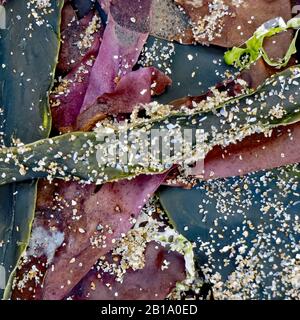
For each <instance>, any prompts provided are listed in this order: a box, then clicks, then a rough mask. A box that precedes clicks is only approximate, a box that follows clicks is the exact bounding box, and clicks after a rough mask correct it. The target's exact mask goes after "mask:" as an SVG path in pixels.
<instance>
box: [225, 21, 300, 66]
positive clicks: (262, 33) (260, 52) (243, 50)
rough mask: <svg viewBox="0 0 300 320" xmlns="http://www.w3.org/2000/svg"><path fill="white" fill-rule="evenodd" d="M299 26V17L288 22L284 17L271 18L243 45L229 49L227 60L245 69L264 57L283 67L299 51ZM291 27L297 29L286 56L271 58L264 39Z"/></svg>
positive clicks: (269, 62) (272, 63)
mask: <svg viewBox="0 0 300 320" xmlns="http://www.w3.org/2000/svg"><path fill="white" fill-rule="evenodd" d="M299 28H300V18H299V17H295V18H292V19H291V20H289V21H288V22H287V23H285V22H284V20H283V19H282V18H276V19H273V20H270V21H268V22H266V23H264V24H263V25H262V26H260V27H259V28H258V29H257V30H256V31H255V32H254V35H253V36H252V37H251V38H250V39H249V40H247V41H246V42H245V43H244V44H243V45H242V46H241V47H234V48H232V49H230V50H228V51H227V52H226V53H225V55H224V59H225V62H226V63H227V64H229V65H235V66H237V67H239V68H241V69H244V68H247V67H249V66H250V65H251V64H252V63H254V62H255V61H257V60H258V59H259V58H260V57H262V58H263V59H264V61H265V62H266V63H267V64H268V65H270V66H272V67H276V68H279V69H280V68H283V67H285V66H286V65H287V64H288V62H289V61H290V59H291V57H292V55H293V54H295V53H296V52H297V48H296V41H297V37H298V33H299ZM289 29H295V30H297V31H296V33H295V36H294V38H293V40H292V42H291V44H290V46H289V48H288V50H287V52H286V54H285V56H284V57H283V58H282V59H279V60H272V59H270V58H269V56H268V54H267V52H266V51H265V49H264V40H265V39H266V38H269V37H272V36H274V35H276V34H278V33H281V32H285V31H287V30H289Z"/></svg>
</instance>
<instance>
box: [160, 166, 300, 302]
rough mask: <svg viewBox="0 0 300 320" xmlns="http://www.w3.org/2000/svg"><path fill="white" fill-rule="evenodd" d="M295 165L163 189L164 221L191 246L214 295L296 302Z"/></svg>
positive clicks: (299, 209) (299, 183) (299, 237)
mask: <svg viewBox="0 0 300 320" xmlns="http://www.w3.org/2000/svg"><path fill="white" fill-rule="evenodd" d="M299 192H300V170H299V165H290V166H287V167H282V168H278V169H274V170H270V171H260V172H257V173H251V174H248V175H246V176H243V177H233V178H228V179H219V180H214V181H204V182H200V183H199V184H198V185H197V186H196V187H194V188H193V189H192V190H183V189H179V188H173V189H170V188H163V189H162V190H161V191H160V192H159V198H160V202H161V204H162V206H163V208H164V210H165V211H166V213H167V214H168V216H169V218H170V221H171V224H172V225H173V226H174V227H175V228H176V230H177V231H178V232H179V233H181V234H182V235H183V236H185V237H186V238H187V239H188V240H190V241H192V242H194V243H195V244H196V248H195V256H196V257H197V261H198V264H199V266H200V267H201V268H202V270H203V272H204V274H205V276H206V277H207V279H208V281H210V283H211V284H212V285H213V291H214V295H215V298H218V299H298V298H299V289H298V287H297V286H298V285H297V277H298V275H299V251H300V248H299V241H300V229H299V227H300V225H299V221H300V206H299V204H300V202H299Z"/></svg>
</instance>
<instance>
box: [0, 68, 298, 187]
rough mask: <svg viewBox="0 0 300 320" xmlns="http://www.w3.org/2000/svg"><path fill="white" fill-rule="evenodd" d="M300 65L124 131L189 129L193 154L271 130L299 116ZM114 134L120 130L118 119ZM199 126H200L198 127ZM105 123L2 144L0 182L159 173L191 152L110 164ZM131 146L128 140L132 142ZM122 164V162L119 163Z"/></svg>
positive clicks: (102, 178)
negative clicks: (206, 105) (254, 86)
mask: <svg viewBox="0 0 300 320" xmlns="http://www.w3.org/2000/svg"><path fill="white" fill-rule="evenodd" d="M299 75H300V69H299V67H297V66H295V67H291V68H289V69H287V70H285V71H283V72H282V73H279V74H276V75H275V76H273V77H271V78H270V79H268V80H267V81H266V83H265V84H264V85H263V86H261V87H260V88H259V89H258V90H257V91H255V92H254V93H251V94H249V95H243V96H240V97H238V98H234V99H232V100H230V101H228V102H226V103H223V104H221V105H219V106H215V108H214V109H213V110H211V111H210V110H208V111H206V112H205V111H203V109H202V112H201V110H200V111H198V112H196V113H195V114H191V115H188V114H186V113H184V112H174V113H171V115H170V114H169V115H168V116H165V117H162V118H155V119H150V120H145V119H143V120H141V121H140V122H139V121H135V122H133V123H132V124H131V128H130V129H128V130H127V129H126V133H127V134H130V133H132V132H134V133H137V132H138V133H145V132H146V133H149V132H150V133H151V132H152V130H155V129H156V130H162V129H165V132H167V133H168V134H169V137H170V136H172V134H173V132H172V129H171V127H173V128H175V127H178V128H180V129H179V130H180V132H181V134H182V135H183V130H187V129H189V130H190V131H191V132H192V133H193V134H192V139H193V141H192V146H193V147H194V149H193V150H192V151H193V154H195V157H196V158H194V159H193V160H197V157H199V150H198V149H196V147H197V148H201V151H203V152H204V153H205V152H207V151H209V149H210V148H212V147H213V146H215V145H226V144H228V143H231V142H234V141H237V140H240V139H243V138H244V137H245V136H247V135H250V134H252V133H253V132H256V131H268V130H270V129H272V128H274V127H276V126H280V125H286V124H290V123H293V122H296V121H298V119H299V114H300V108H299V97H300V95H299V85H298V82H297V78H299ZM113 128H114V133H115V134H116V136H117V135H118V134H119V133H120V132H121V130H120V127H119V126H118V125H116V126H115V127H113ZM197 130H198V131H197ZM106 132H107V128H106V127H100V128H98V130H97V131H95V132H88V133H85V132H76V133H69V134H65V135H62V136H59V137H55V138H52V139H44V140H40V141H37V142H34V143H32V144H28V145H25V146H21V147H12V148H2V149H1V150H0V170H1V172H2V173H3V174H2V175H1V176H0V185H3V184H7V183H11V182H20V181H25V180H30V179H36V178H42V177H48V178H69V179H71V178H72V177H73V178H77V179H80V180H84V181H88V182H96V183H104V182H108V181H114V180H120V179H124V178H129V177H133V176H136V175H138V174H141V173H149V174H150V173H158V172H162V171H164V170H166V169H167V168H169V166H171V165H172V164H174V163H179V162H180V161H184V160H187V159H186V158H185V156H186V157H187V158H190V156H191V155H190V154H187V155H183V157H181V156H182V154H180V155H178V154H174V155H173V158H172V159H171V160H172V161H171V163H170V162H169V163H167V165H168V166H165V165H166V163H165V162H164V161H162V160H161V157H159V158H158V161H157V163H156V162H154V163H151V162H150V163H146V164H139V163H136V164H132V165H131V164H130V163H129V164H128V165H121V164H120V163H119V164H120V165H119V166H118V165H117V166H111V164H110V163H109V162H108V161H107V162H101V163H99V161H98V160H99V158H97V156H96V155H97V154H98V151H99V150H100V151H103V149H106V147H107V144H104V142H103V141H100V140H99V136H102V137H104V136H106ZM197 132H198V133H199V132H202V134H201V137H202V138H203V141H201V146H200V145H199V144H197V143H196V142H197V141H196V138H197ZM128 146H129V147H130V144H128ZM202 156H203V155H202ZM116 164H118V163H116Z"/></svg>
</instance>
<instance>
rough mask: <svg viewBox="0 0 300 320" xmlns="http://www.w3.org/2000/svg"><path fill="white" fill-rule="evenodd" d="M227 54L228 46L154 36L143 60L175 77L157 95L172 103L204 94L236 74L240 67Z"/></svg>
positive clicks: (145, 49)
mask: <svg viewBox="0 0 300 320" xmlns="http://www.w3.org/2000/svg"><path fill="white" fill-rule="evenodd" d="M149 53H151V55H152V56H153V57H154V58H153V59H151V56H150V57H149ZM224 53H225V49H223V48H220V47H216V46H209V47H208V46H202V45H182V44H179V43H176V42H170V41H167V40H162V39H158V38H155V37H153V36H150V37H149V38H148V40H147V43H146V45H145V47H144V49H143V53H142V55H141V59H140V60H141V61H142V64H143V65H146V66H147V65H153V66H155V67H156V68H158V69H160V70H161V71H163V72H165V73H166V74H168V75H169V76H170V77H171V79H172V85H171V86H170V87H168V88H167V90H166V92H164V93H163V94H162V95H160V96H158V97H156V98H155V100H157V101H159V102H161V103H168V102H170V101H173V100H176V99H179V98H182V97H186V96H199V95H202V94H204V93H206V92H207V91H208V89H209V88H210V87H214V86H215V85H216V84H217V83H219V82H222V81H224V79H225V74H227V75H228V74H232V73H234V71H236V70H235V69H234V68H233V67H231V66H228V65H227V64H226V63H225V62H224V61H223V57H224ZM149 59H150V60H149ZM186 84H188V85H186Z"/></svg>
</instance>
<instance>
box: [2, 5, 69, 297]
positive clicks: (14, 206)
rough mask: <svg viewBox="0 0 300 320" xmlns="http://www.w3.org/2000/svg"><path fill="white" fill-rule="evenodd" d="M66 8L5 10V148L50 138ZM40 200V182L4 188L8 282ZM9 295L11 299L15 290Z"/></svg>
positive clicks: (4, 259) (4, 260)
mask: <svg viewBox="0 0 300 320" xmlns="http://www.w3.org/2000/svg"><path fill="white" fill-rule="evenodd" d="M62 5H63V1H56V0H51V1H50V6H49V7H47V6H46V7H41V8H37V7H36V4H35V3H34V2H30V1H18V0H11V1H8V3H7V4H6V6H5V11H6V12H5V14H6V29H3V30H0V88H1V89H0V107H1V109H2V110H1V113H0V131H1V133H2V134H1V145H5V146H10V145H11V144H12V143H13V139H20V141H22V142H24V143H30V142H33V141H35V140H38V139H42V138H46V137H47V136H48V135H49V131H50V127H51V118H50V114H49V109H48V91H49V90H50V87H51V85H52V81H53V74H54V68H55V65H56V61H57V56H58V49H59V24H60V10H61V7H62ZM34 16H35V17H34ZM0 174H1V173H0ZM35 199H36V182H34V181H30V182H23V183H19V184H11V185H7V186H1V187H0V244H1V245H0V265H3V266H4V267H5V269H6V282H7V281H8V280H9V276H10V274H11V272H12V271H13V270H14V268H15V266H16V264H17V262H18V260H19V258H20V255H21V254H22V252H23V250H24V248H25V247H26V244H27V241H28V237H29V233H30V227H31V223H32V220H33V215H34V210H35ZM0 289H3V288H0ZM2 293H3V291H1V290H0V296H2ZM6 293H7V294H6V295H7V297H8V296H9V286H8V290H7V292H6Z"/></svg>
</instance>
